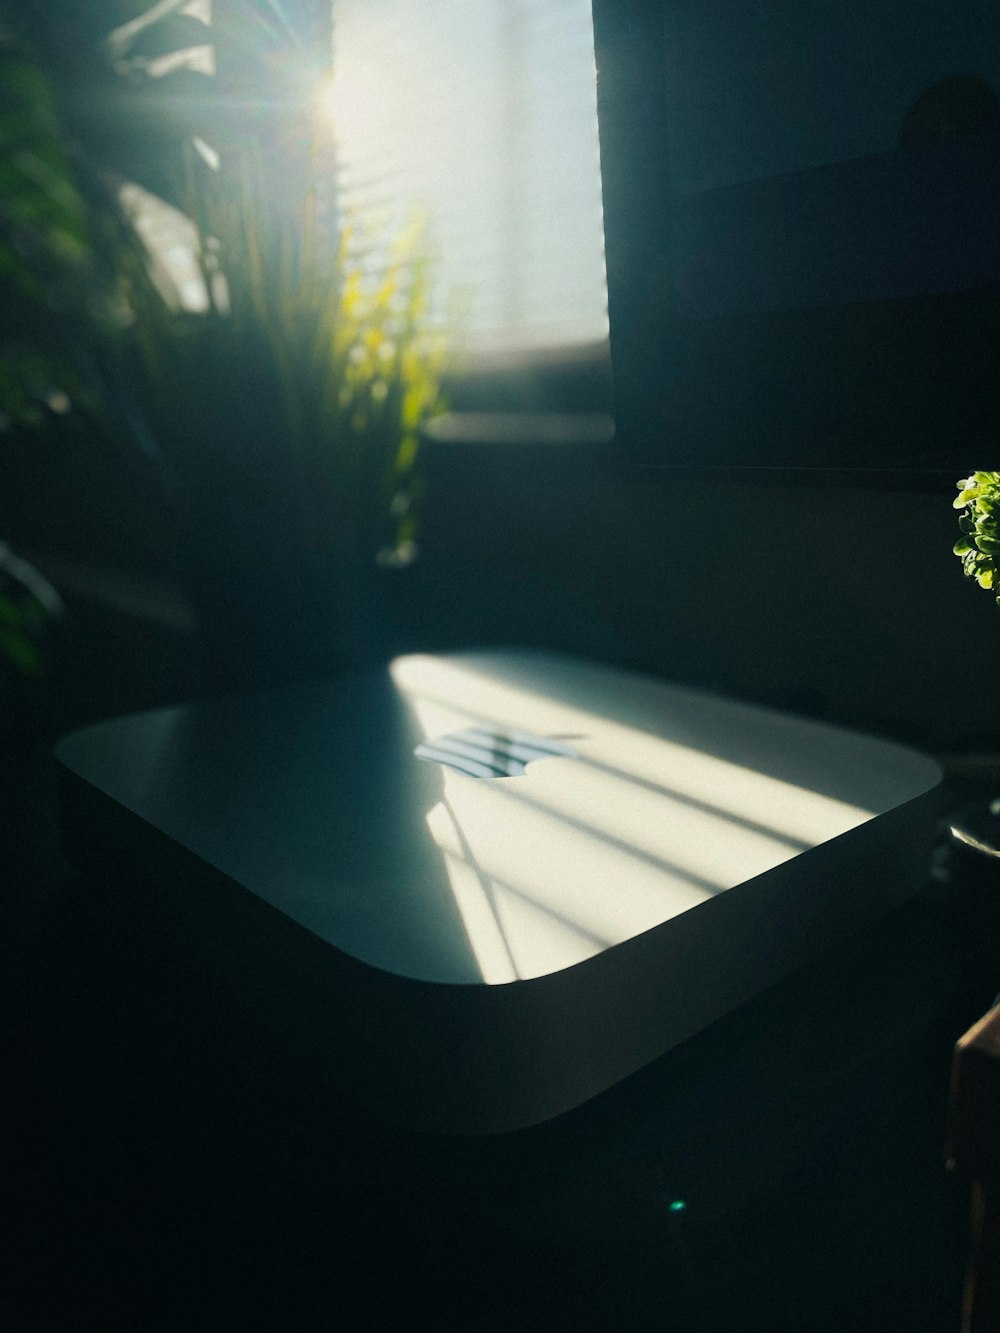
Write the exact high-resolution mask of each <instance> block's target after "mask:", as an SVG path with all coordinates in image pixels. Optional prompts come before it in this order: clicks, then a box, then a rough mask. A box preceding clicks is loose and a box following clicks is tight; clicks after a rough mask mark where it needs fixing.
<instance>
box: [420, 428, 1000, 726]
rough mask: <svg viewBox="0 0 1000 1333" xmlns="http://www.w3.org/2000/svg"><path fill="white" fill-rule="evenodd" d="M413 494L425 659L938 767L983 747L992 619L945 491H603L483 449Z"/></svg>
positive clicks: (767, 484)
mask: <svg viewBox="0 0 1000 1333" xmlns="http://www.w3.org/2000/svg"><path fill="white" fill-rule="evenodd" d="M973 461H974V460H973ZM430 474H431V475H430V483H431V484H430V502H429V507H428V511H427V514H426V519H425V526H424V558H423V560H422V561H421V562H420V564H419V565H418V566H417V567H416V569H415V570H414V571H413V576H412V588H413V591H414V594H415V602H414V605H415V607H419V617H418V619H419V625H418V634H422V635H423V636H424V638H425V640H426V641H427V642H428V643H431V644H434V643H452V642H453V643H461V642H468V641H470V640H471V641H511V640H518V641H522V642H525V641H527V642H531V643H539V644H545V645H547V646H552V647H559V648H566V649H571V650H575V651H583V652H589V653H593V654H596V655H598V656H601V657H605V658H608V659H613V660H619V661H623V662H626V663H628V664H630V665H634V666H638V667H641V668H644V669H647V670H650V671H654V672H657V673H662V674H665V675H667V676H671V677H675V678H678V679H682V680H685V681H688V682H692V683H695V684H700V685H703V686H705V687H707V688H711V689H719V690H726V691H728V692H731V693H734V694H737V695H740V696H744V697H748V698H753V699H759V700H762V701H766V702H770V703H774V704H777V705H781V706H787V707H790V708H793V709H797V710H799V711H803V712H808V713H811V714H814V715H818V716H822V717H828V718H831V719H834V720H839V721H843V722H845V723H849V724H853V725H857V726H861V727H865V728H868V729H871V730H875V731H878V732H881V733H883V734H887V735H894V736H898V737H899V738H901V739H906V740H910V741H912V742H914V743H917V744H921V745H924V746H927V747H929V748H932V749H935V750H943V751H947V750H951V749H954V748H960V747H963V748H964V747H967V746H968V747H975V748H977V749H980V750H985V749H988V748H990V747H991V745H993V744H995V743H996V741H997V738H998V736H1000V717H998V712H997V710H996V709H995V707H993V705H992V698H993V692H994V680H995V675H994V663H995V662H997V660H998V654H1000V608H997V607H996V605H995V604H994V601H993V597H992V595H991V594H990V593H988V592H984V591H983V590H981V589H979V588H978V587H976V586H975V585H974V584H972V583H971V582H969V581H968V580H966V579H964V578H963V576H962V573H961V567H960V565H959V562H958V561H957V560H956V559H955V557H954V556H953V555H952V553H951V547H952V544H953V542H954V540H955V536H956V532H957V526H956V515H955V511H954V510H953V509H952V507H951V501H952V499H953V497H954V494H955V492H954V490H953V488H952V487H951V485H950V483H944V482H943V483H942V486H941V489H940V491H933V490H932V491H926V492H919V491H906V490H900V489H890V490H879V489H876V488H875V487H874V485H872V486H824V485H821V484H801V485H795V484H790V483H788V482H782V481H777V480H775V481H769V480H768V479H767V477H766V476H765V477H764V479H763V480H756V481H753V482H749V481H740V480H738V479H734V475H733V474H732V473H728V472H725V471H720V472H715V473H713V472H711V471H706V472H705V473H704V474H702V475H698V476H695V475H692V474H691V473H690V472H682V471H676V472H670V471H661V472H656V473H649V474H641V473H638V472H631V473H628V472H623V471H621V470H619V471H618V472H617V473H615V472H613V471H611V470H609V469H608V468H607V467H606V466H600V465H598V464H596V463H595V462H593V461H592V460H589V459H588V458H587V457H586V456H585V455H582V454H580V453H576V452H574V451H573V450H571V449H569V448H566V449H554V450H547V451H546V450H543V449H539V448H538V447H536V448H535V449H534V450H533V451H528V450H527V449H521V450H518V449H510V448H508V449H506V450H500V449H491V448H484V447H482V446H477V447H472V446H469V447H467V448H466V449H465V450H464V451H463V450H460V449H458V448H456V449H454V450H451V451H447V450H441V451H439V452H438V453H437V455H436V456H435V457H434V458H432V460H431V463H430ZM770 475H772V476H774V477H775V478H777V477H779V476H780V474H777V473H775V474H770Z"/></svg>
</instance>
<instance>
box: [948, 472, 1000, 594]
mask: <svg viewBox="0 0 1000 1333" xmlns="http://www.w3.org/2000/svg"><path fill="white" fill-rule="evenodd" d="M958 489H959V494H958V496H957V497H956V499H955V501H954V505H955V508H956V509H962V510H964V511H965V512H964V513H963V514H962V515H961V517H960V518H959V520H958V525H959V527H960V528H961V530H962V535H961V537H960V538H959V539H958V541H957V542H956V543H955V546H954V551H955V554H956V555H957V556H959V557H960V559H961V561H962V567H963V569H964V571H965V573H966V574H967V575H968V576H969V578H973V579H975V580H976V582H977V583H978V584H979V586H980V587H981V588H991V589H993V590H994V591H1000V572H998V571H1000V565H998V563H997V562H998V559H1000V472H973V473H971V474H970V475H969V476H968V477H963V478H962V480H961V481H959V482H958ZM997 604H998V605H1000V596H998V597H997Z"/></svg>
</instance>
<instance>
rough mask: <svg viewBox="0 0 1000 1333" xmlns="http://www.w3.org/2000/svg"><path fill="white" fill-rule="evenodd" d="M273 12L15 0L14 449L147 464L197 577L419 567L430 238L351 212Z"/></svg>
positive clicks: (434, 368)
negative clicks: (321, 566) (101, 453)
mask: <svg viewBox="0 0 1000 1333" xmlns="http://www.w3.org/2000/svg"><path fill="white" fill-rule="evenodd" d="M265 10H266V7H265ZM265 10H261V9H259V8H257V7H251V6H244V5H240V4H238V3H229V2H227V3H221V2H219V0H217V3H216V4H214V5H213V6H212V7H211V9H210V10H209V9H208V8H207V7H205V6H204V5H200V4H192V3H190V0H158V3H155V4H151V3H150V0H0V135H2V137H3V141H4V146H5V155H4V158H3V160H2V161H0V309H2V311H3V321H2V325H0V447H2V444H3V432H4V430H8V431H16V432H19V433H21V434H24V433H25V432H32V431H36V432H37V431H47V432H52V433H53V434H57V437H58V438H60V439H63V438H65V439H67V440H69V439H71V438H72V439H75V440H77V441H80V440H83V441H85V442H87V444H88V446H89V447H94V448H98V449H102V450H107V449H111V450H112V451H115V450H123V451H125V452H126V453H128V454H129V455H130V456H132V457H134V458H138V459H142V460H144V466H148V467H149V468H150V469H151V470H152V472H153V475H154V476H155V477H156V479H157V480H158V481H159V483H160V485H161V487H162V496H163V500H164V504H165V506H166V507H167V508H168V509H169V510H170V512H171V513H172V514H174V515H175V516H176V520H177V531H178V533H179V534H180V537H181V541H182V543H186V545H187V547H188V552H187V556H186V558H185V560H183V561H182V562H181V563H182V565H183V566H184V567H185V568H188V569H190V570H195V569H196V568H197V566H198V563H199V560H200V561H201V562H202V563H203V564H204V562H205V561H206V560H210V561H212V562H215V563H216V564H219V563H220V562H222V563H229V560H230V555H227V553H226V546H227V544H228V546H229V547H230V548H232V549H231V552H230V554H231V562H232V564H233V567H234V568H238V567H239V566H240V564H241V562H242V564H244V565H252V563H253V558H254V557H255V558H256V559H257V560H258V563H259V562H260V560H261V559H266V558H267V552H268V550H270V551H271V552H272V553H273V554H274V556H275V558H281V559H283V560H284V561H286V563H294V558H295V556H296V553H297V552H300V553H304V554H305V553H310V552H311V553H316V554H318V556H319V557H320V558H321V559H324V558H325V559H328V560H342V561H343V562H344V563H345V564H346V565H350V564H351V563H352V562H354V563H357V562H361V563H365V562H370V563H374V562H375V561H378V562H379V563H381V564H384V565H393V564H405V563H407V562H408V560H409V559H410V558H412V555H413V553H414V551H415V544H414V541H415V535H416V522H417V512H418V507H419V506H418V502H419V498H420V482H419V478H418V475H417V471H416V463H417V453H418V443H419V432H420V427H421V424H422V423H423V421H424V420H425V419H426V417H427V416H428V415H429V414H430V413H432V412H433V411H434V410H435V409H436V407H437V406H438V405H439V382H440V376H441V371H442V366H443V359H444V355H445V341H444V338H443V336H442V334H441V332H440V330H438V329H436V328H435V327H434V326H433V323H432V321H431V320H430V317H429V285H430V279H431V265H430V261H429V258H428V254H429V249H428V246H427V243H426V236H425V233H424V231H423V229H422V228H421V227H420V226H419V225H418V224H416V223H412V224H407V225H405V226H403V227H402V228H400V229H398V230H397V232H395V233H393V234H392V235H382V236H363V235H360V234H358V233H357V232H356V231H352V230H351V229H350V227H344V226H339V227H335V226H334V224H333V221H332V210H331V207H330V200H329V190H330V188H331V180H332V167H333V160H332V154H331V153H330V152H329V151H327V149H328V145H327V148H324V143H323V133H324V131H323V127H322V126H321V124H320V123H319V121H318V119H317V105H316V98H315V94H316V84H315V78H314V75H315V73H316V71H315V70H313V71H312V72H311V73H310V70H309V69H308V61H309V59H310V58H311V57H310V55H309V44H308V42H305V41H299V42H298V45H297V47H296V46H295V44H293V46H292V47H289V48H288V49H289V50H292V49H295V50H298V51H299V52H300V53H302V57H303V61H302V63H301V64H296V63H295V62H291V63H289V62H287V61H285V63H284V64H283V63H282V61H281V60H277V61H275V60H272V59H271V57H270V56H269V55H268V49H269V48H268V45H267V44H268V42H269V41H270V37H269V35H268V33H267V32H266V31H265V28H266V26H267V25H266V22H265V19H264V18H262V17H261V16H262V14H264V13H265ZM266 13H267V14H270V13H271V11H270V10H266ZM209 14H210V15H211V21H210V22H208V21H207V20H208V16H209ZM272 18H273V24H274V27H275V31H276V32H280V31H283V30H282V27H281V25H282V23H285V22H286V20H283V19H281V15H280V14H279V13H278V9H277V7H275V9H274V15H273V16H272ZM279 20H281V21H280V22H279ZM268 21H270V20H268ZM274 49H278V48H277V47H275V48H274ZM282 49H285V48H282ZM220 57H224V59H220ZM269 61H270V63H268V62H269ZM213 64H214V66H215V72H214V73H213ZM261 70H266V71H267V79H265V80H264V81H263V82H261V80H260V79H259V75H260V71H261ZM241 80H242V83H243V84H245V87H242V85H241ZM268 80H269V81H268ZM265 84H266V87H265ZM326 133H327V134H328V131H326ZM285 163H288V164H297V174H296V171H292V170H291V169H289V171H288V173H287V174H285V173H284V171H283V166H284V164H285ZM286 182H287V184H286ZM324 190H325V191H326V193H325V195H324ZM324 201H325V210H324ZM155 216H159V217H161V218H162V217H168V218H169V217H172V218H173V221H174V224H177V223H179V224H181V226H180V231H178V229H177V227H176V226H175V227H174V233H173V235H172V237H168V243H167V245H166V246H165V247H164V246H163V245H162V244H161V245H159V247H158V245H157V242H156V238H155V237H154V236H152V234H151V228H150V226H149V225H148V224H149V219H150V218H151V217H155ZM154 230H155V229H154ZM182 233H183V236H182V240H181V241H180V242H178V239H177V238H178V236H181V234H182ZM178 245H180V248H186V251H187V257H186V271H187V273H188V274H189V277H191V281H193V284H194V286H195V287H196V288H198V292H197V293H196V299H194V300H192V299H191V292H190V290H189V291H188V292H187V294H186V295H184V294H182V293H180V292H179V290H178V286H177V281H176V275H174V274H172V273H171V272H170V271H169V265H165V263H164V250H165V249H166V250H169V249H171V247H173V248H174V249H175V250H176V249H177V248H178ZM191 275H193V277H192V276H191ZM191 281H189V283H188V287H190V286H191ZM8 619H9V616H8ZM9 639H10V636H9V635H3V634H0V654H3V653H5V652H6V655H7V656H10V654H11V652H12V651H13V653H14V654H15V656H19V657H20V658H21V659H22V661H23V662H24V663H25V664H26V663H27V657H26V655H25V652H24V651H23V650H22V647H17V646H15V647H14V648H13V649H12V648H11V643H13V640H10V641H8V640H9ZM17 644H21V639H18V640H17ZM28 656H30V651H29V653H28Z"/></svg>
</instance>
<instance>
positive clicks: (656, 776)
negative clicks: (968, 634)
mask: <svg viewBox="0 0 1000 1333" xmlns="http://www.w3.org/2000/svg"><path fill="white" fill-rule="evenodd" d="M57 754H58V757H59V759H60V761H61V763H62V764H63V765H64V766H65V767H66V768H67V769H69V770H70V771H71V772H72V773H74V774H75V775H76V776H77V777H79V778H82V779H83V780H84V781H85V782H86V783H88V784H90V785H91V786H93V787H94V788H96V789H97V790H98V791H100V792H101V793H103V794H104V795H106V796H108V797H110V798H111V799H112V800H113V801H114V802H116V803H117V804H118V805H120V806H121V807H123V808H124V809H125V810H128V811H131V812H132V813H133V814H135V815H138V816H139V817H140V818H141V819H142V820H143V821H145V822H146V823H148V824H149V825H151V826H152V827H153V828H155V829H157V830H159V831H160V832H162V833H165V834H166V835H167V836H168V837H169V838H171V839H172V840H174V841H175V842H177V843H178V844H180V846H182V847H183V848H185V849H186V850H188V851H190V852H192V853H194V854H195V855H196V856H197V857H198V858H200V859H201V860H202V861H204V862H206V863H207V864H208V865H210V866H212V867H214V868H215V869H218V870H221V871H222V872H223V873H224V874H225V875H227V876H229V877H230V878H231V879H233V880H235V881H237V883H239V884H240V885H242V886H244V887H245V888H246V889H249V890H250V891H251V892H252V893H253V894H256V895H258V896H259V897H260V898H262V899H263V900H264V901H265V902H267V903H269V904H270V905H271V906H273V907H276V908H277V909H278V910H280V911H281V912H283V913H285V914H286V915H287V916H289V917H291V918H292V920H294V921H295V922H297V923H298V924H299V925H302V926H304V927H306V928H307V929H308V930H309V931H311V932H313V933H314V934H315V935H317V936H319V937H320V939H322V940H323V941H325V942H327V943H329V944H331V945H333V946H335V947H336V948H337V949H339V950H342V951H343V952H345V953H347V954H348V955H351V956H353V957H354V958H355V959H358V960H360V961H361V962H363V963H366V964H368V965H370V966H372V967H375V968H379V969H383V970H384V971H387V972H391V973H396V974H398V975H400V976H403V977H409V978H415V979H417V980H421V981H432V982H445V983H468V984H479V985H483V984H486V985H497V984H503V983H508V982H514V981H518V980H521V981H523V980H530V979H533V978H537V977H541V976H546V975H549V974H552V973H555V972H559V971H561V970H563V969H566V968H570V967H573V966H574V965H577V964H580V963H583V962H585V961H586V960H588V959H591V958H593V957H595V956H596V955H598V954H601V953H604V952H605V951H608V950H611V949H613V948H614V947H615V946H616V945H619V944H621V943H622V942H624V941H627V940H630V939H632V938H633V937H636V936H638V935H641V934H643V933H644V932H647V931H650V930H652V929H654V928H656V927H658V926H661V925H663V924H664V923H665V922H668V921H670V920H672V919H674V918H677V917H679V916H681V915H682V914H685V913H688V912H690V911H692V910H696V909H697V908H698V907H699V906H700V905H701V904H703V903H706V902H707V901H709V900H711V899H712V898H715V897H717V896H718V895H720V894H725V893H729V892H731V891H732V890H733V889H736V888H738V887H739V886H741V885H744V884H746V883H748V882H749V881H752V880H754V879H756V878H757V877H759V876H761V875H765V874H767V872H769V871H771V870H773V869H774V868H775V867H777V866H780V865H782V864H784V863H786V862H789V861H791V860H793V859H794V858H796V857H800V856H802V855H803V854H804V853H808V852H809V851H810V850H811V849H813V848H815V847H818V846H819V845H821V844H824V843H827V842H830V841H831V840H833V839H836V838H838V837H840V836H841V835H843V834H845V833H847V832H849V831H850V830H853V829H857V828H858V827H859V826H861V825H863V824H868V823H870V822H871V821H872V820H873V819H875V818H877V817H878V816H879V815H882V814H884V813H886V812H888V811H890V810H893V809H896V808H897V807H899V806H901V805H903V804H905V803H906V802H908V801H910V800H914V799H916V798H917V797H920V796H922V795H924V794H925V793H926V792H928V791H929V790H931V789H933V788H934V787H935V786H936V785H937V784H938V782H939V780H940V771H939V770H938V768H937V765H936V764H934V763H933V762H932V761H931V760H930V759H928V758H927V757H925V756H924V755H921V754H919V753H916V752H914V751H912V750H909V749H907V748H905V747H903V746H900V745H897V744H895V743H891V742H886V741H882V740H877V739H873V738H871V737H868V736H864V735H859V734H857V733H854V732H851V731H847V730H844V729H841V728H837V727H832V726H829V725H827V724H823V723H819V722H814V721H809V720H804V719H801V718H796V717H793V716H790V715H788V714H784V713H780V712H777V711H774V710H770V709H766V708H762V707H757V706H753V705H749V704H744V703H739V702H736V701H733V700H729V699H724V698H720V697H716V696H712V695H708V694H703V693H700V692H698V691H694V690H690V689H687V688H684V687H681V686H677V685H672V684H668V683H666V682H662V681H657V680H652V679H649V678H645V677H642V676H639V675H635V674H633V673H630V672H626V671H622V670H618V669H616V668H612V667H608V666H604V665H600V664H596V663H590V662H585V661H580V660H576V659H572V658H568V657H559V656H555V655H551V654H545V653H527V652H481V653H468V654H455V655H446V656H435V657H431V656H409V657H403V658H400V659H397V660H396V661H395V662H394V663H392V664H391V665H390V667H389V668H388V669H387V670H385V671H380V672H374V673H369V674H365V675H359V676H356V677H347V678H341V679H337V680H331V681H318V682H309V683H305V684H300V685H295V686H292V687H286V688H284V689H281V690H278V691H273V692H268V693H261V694H252V695H251V694H247V695H238V696H231V697H228V698H225V699H220V700H213V701H206V702H199V703H193V704H189V705H183V706H178V707H171V708H166V709H160V710H157V711H154V712H149V713H144V714H140V715H136V716H133V717H126V718H121V719H117V720H114V721H111V722H105V723H100V724H97V725H95V726H91V727H88V728H86V729H84V730H83V731H80V732H77V733H74V734H73V735H72V736H70V737H67V738H66V739H64V740H63V741H62V742H60V744H59V746H58V748H57Z"/></svg>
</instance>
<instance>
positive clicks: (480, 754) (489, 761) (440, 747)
mask: <svg viewBox="0 0 1000 1333" xmlns="http://www.w3.org/2000/svg"><path fill="white" fill-rule="evenodd" d="M570 739H573V740H575V739H577V738H576V737H571V738H570ZM413 753H414V754H415V755H416V757H417V758H418V759H427V760H429V761H430V762H431V763H435V764H443V765H444V766H445V768H451V769H454V771H455V772H456V773H463V774H465V776H466V777H470V778H516V777H518V776H519V775H520V774H521V773H523V772H524V771H525V769H526V768H527V767H528V765H529V764H530V763H532V762H533V761H534V760H536V759H550V758H553V757H555V756H557V755H561V756H563V757H569V758H571V759H573V758H575V757H576V751H575V750H574V749H573V748H572V747H571V746H569V745H564V744H562V740H561V739H556V738H554V737H546V736H533V735H532V734H531V732H530V731H493V730H492V729H491V728H488V727H469V728H468V729H467V730H466V731H453V732H451V733H450V734H449V735H447V736H435V737H434V739H433V740H429V741H422V742H421V744H420V745H418V746H417V748H416V749H415V750H414V751H413Z"/></svg>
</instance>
